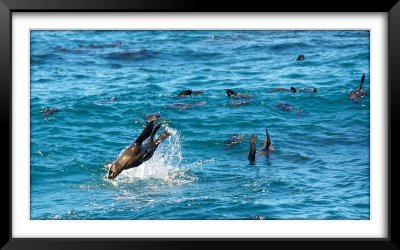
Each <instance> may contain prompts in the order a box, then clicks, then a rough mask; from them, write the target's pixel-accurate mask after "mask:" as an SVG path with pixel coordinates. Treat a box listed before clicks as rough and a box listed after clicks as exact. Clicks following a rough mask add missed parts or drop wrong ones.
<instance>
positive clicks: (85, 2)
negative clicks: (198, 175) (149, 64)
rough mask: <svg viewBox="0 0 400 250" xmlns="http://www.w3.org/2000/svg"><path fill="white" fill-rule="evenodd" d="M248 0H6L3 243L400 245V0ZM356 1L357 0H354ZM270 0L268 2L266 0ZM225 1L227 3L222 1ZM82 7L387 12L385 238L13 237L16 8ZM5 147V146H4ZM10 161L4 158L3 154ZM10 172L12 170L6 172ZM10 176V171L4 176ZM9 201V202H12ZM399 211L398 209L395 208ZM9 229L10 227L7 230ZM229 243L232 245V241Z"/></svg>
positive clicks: (0, 24)
mask: <svg viewBox="0 0 400 250" xmlns="http://www.w3.org/2000/svg"><path fill="white" fill-rule="evenodd" d="M251 2H252V1H250V2H248V1H246V4H245V6H243V3H240V2H239V1H238V2H235V1H232V2H230V3H229V4H225V5H220V6H216V5H215V3H210V2H207V1H202V2H201V3H195V2H189V1H176V0H174V1H161V0H146V1H123V0H113V1H99V0H68V1H65V0H64V1H62V0H57V1H56V0H35V1H32V0H0V34H1V38H0V65H1V67H0V80H1V81H0V87H1V91H0V93H1V98H0V110H1V114H2V116H1V119H0V122H1V125H2V127H3V128H4V127H5V128H6V129H3V130H2V131H3V134H4V133H7V135H4V136H5V137H4V138H6V137H7V138H8V144H7V146H6V147H5V148H8V151H7V153H8V155H7V156H5V157H4V159H6V158H7V159H8V168H6V167H3V178H2V181H1V182H0V184H1V188H0V191H1V194H2V195H1V196H0V197H2V203H1V204H2V208H4V209H5V212H3V213H2V216H1V224H0V225H1V227H2V230H1V232H3V233H2V235H1V241H0V248H1V249H7V250H8V249H43V250H46V249H58V250H61V249H165V248H191V247H201V248H204V247H210V246H212V247H217V248H227V247H230V246H235V247H236V246H237V247H240V248H241V247H247V248H249V247H260V246H261V247H263V248H268V249H282V248H283V249H294V248H301V249H302V248H304V249H326V248H329V249H330V248H334V249H383V250H384V249H399V244H398V241H399V237H398V234H397V233H396V232H395V229H397V228H398V224H397V223H396V221H397V220H396V219H397V218H398V216H397V213H396V211H397V208H398V205H396V203H395V202H392V201H394V200H395V199H392V197H395V193H396V190H397V189H396V188H395V187H396V183H397V182H396V177H398V174H397V171H396V168H395V167H394V168H392V166H396V164H395V159H394V160H393V161H392V158H391V138H392V137H393V138H396V130H393V131H392V129H391V128H392V127H393V128H395V127H396V124H395V123H396V121H398V120H399V119H398V118H399V116H398V115H396V114H395V113H394V110H395V108H394V107H395V106H397V105H395V101H396V96H397V95H398V94H399V87H396V85H395V83H400V76H399V72H400V70H396V69H397V68H398V67H399V65H400V52H399V51H400V49H399V47H400V3H399V2H398V0H393V1H381V3H378V4H377V3H372V2H368V3H367V2H362V3H354V1H350V3H349V1H344V0H339V1H335V2H334V4H327V2H325V1H319V2H318V3H310V2H309V3H305V2H304V1H296V2H293V3H287V2H286V1H282V2H281V3H274V4H273V5H272V6H271V5H270V4H268V6H267V7H266V6H262V5H260V3H258V2H261V1H254V3H251ZM351 2H353V3H352V4H351ZM264 4H265V3H264ZM221 6H223V7H221ZM38 11H44V12H61V11H68V12H69V11H70V12H82V11H89V12H93V11H102V12H103V11H124V12H131V11H133V12H138V11H178V12H188V11H196V12H198V11H202V12H204V11H206V12H208V11H218V12H219V11H223V12H236V11H239V12H242V11H246V12H248V11H257V12H260V11H262V12H277V11H279V12H293V11H295V12H309V11H311V12H353V11H354V12H386V13H387V14H388V49H389V58H388V65H389V68H388V73H389V79H388V80H389V81H388V84H389V86H388V91H389V94H388V100H387V105H388V116H387V117H388V121H387V124H388V128H387V129H388V131H387V132H388V135H389V136H388V142H387V143H388V144H387V150H388V152H387V154H388V155H387V157H388V168H389V169H388V174H389V182H388V190H389V192H388V201H389V209H388V217H389V224H388V233H389V234H388V237H387V238H384V239H381V238H378V239H375V238H372V239H347V238H346V239H341V238H336V239H331V238H330V239H288V238H284V239H178V238H173V239H158V238H152V239H80V238H79V239H78V238H77V239H70V238H66V239H46V238H29V239H28V238H25V239H21V238H13V237H12V234H11V232H12V219H11V218H12V216H11V212H12V196H11V180H12V178H11V177H12V176H11V168H12V162H11V159H12V158H11V154H12V152H11V150H12V147H11V146H12V133H11V132H12V115H13V114H12V109H11V108H12V107H11V101H12V99H11V98H12V73H11V72H12V65H11V64H12V63H11V62H12V53H11V46H12V34H11V27H12V14H13V13H15V12H38ZM3 149H4V148H3ZM3 161H4V160H3ZM4 173H6V174H4ZM4 176H5V177H4ZM7 202H8V204H7V206H6V203H7ZM392 211H393V212H392ZM4 232H8V234H5V233H4ZM227 244H228V245H227Z"/></svg>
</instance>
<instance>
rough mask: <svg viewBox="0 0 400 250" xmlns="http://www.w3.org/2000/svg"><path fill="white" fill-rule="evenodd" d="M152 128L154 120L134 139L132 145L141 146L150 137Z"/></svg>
mask: <svg viewBox="0 0 400 250" xmlns="http://www.w3.org/2000/svg"><path fill="white" fill-rule="evenodd" d="M153 126H154V120H153V121H150V122H149V123H147V125H146V127H145V128H144V129H143V131H142V133H141V134H140V135H139V137H138V138H137V139H136V141H135V142H134V144H139V145H141V144H142V143H143V141H144V140H146V139H147V138H148V137H149V136H150V134H151V131H152V130H153Z"/></svg>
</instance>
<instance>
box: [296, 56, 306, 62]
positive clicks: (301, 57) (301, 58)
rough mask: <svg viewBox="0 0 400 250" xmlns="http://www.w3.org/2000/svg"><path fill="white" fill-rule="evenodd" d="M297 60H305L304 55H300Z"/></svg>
mask: <svg viewBox="0 0 400 250" xmlns="http://www.w3.org/2000/svg"><path fill="white" fill-rule="evenodd" d="M296 60H297V61H304V55H299V56H298V57H297V59H296Z"/></svg>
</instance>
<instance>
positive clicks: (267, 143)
mask: <svg viewBox="0 0 400 250" xmlns="http://www.w3.org/2000/svg"><path fill="white" fill-rule="evenodd" d="M270 150H272V147H271V138H270V136H269V133H268V129H267V128H266V129H265V138H264V141H263V147H262V149H261V150H260V152H258V154H257V155H265V156H267V157H269V151H270ZM256 152H257V136H255V135H251V137H250V151H249V155H248V157H247V159H248V160H249V161H251V162H254V161H255V160H256Z"/></svg>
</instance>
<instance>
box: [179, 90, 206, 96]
mask: <svg viewBox="0 0 400 250" xmlns="http://www.w3.org/2000/svg"><path fill="white" fill-rule="evenodd" d="M200 94H203V92H201V91H198V90H191V89H186V90H182V91H181V92H180V93H179V94H178V96H189V95H200Z"/></svg>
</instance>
